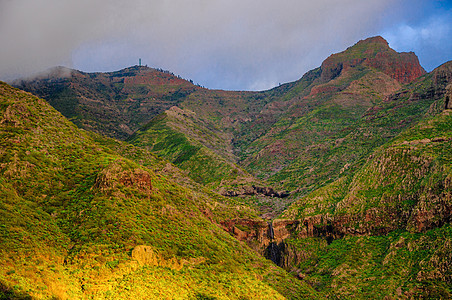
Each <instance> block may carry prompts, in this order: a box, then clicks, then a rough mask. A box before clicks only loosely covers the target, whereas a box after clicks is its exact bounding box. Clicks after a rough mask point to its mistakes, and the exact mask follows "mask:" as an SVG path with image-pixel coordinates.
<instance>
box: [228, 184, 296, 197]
mask: <svg viewBox="0 0 452 300" xmlns="http://www.w3.org/2000/svg"><path fill="white" fill-rule="evenodd" d="M219 193H220V195H223V196H226V197H236V196H243V195H264V196H269V197H278V198H285V197H287V196H289V195H290V194H289V192H287V191H279V192H277V191H275V190H274V189H273V188H271V187H260V186H254V185H252V186H242V187H240V188H239V189H237V190H226V189H224V188H223V189H221V190H220V192H219Z"/></svg>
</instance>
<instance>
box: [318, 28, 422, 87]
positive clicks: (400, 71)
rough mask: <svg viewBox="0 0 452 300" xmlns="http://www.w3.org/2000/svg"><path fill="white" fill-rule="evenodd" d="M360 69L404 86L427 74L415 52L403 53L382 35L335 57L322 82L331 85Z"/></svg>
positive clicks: (324, 69)
mask: <svg viewBox="0 0 452 300" xmlns="http://www.w3.org/2000/svg"><path fill="white" fill-rule="evenodd" d="M357 66H366V67H371V68H374V69H376V70H378V71H380V72H383V73H385V74H386V75H389V76H390V77H392V78H393V79H395V80H397V81H398V82H400V83H402V84H406V83H410V82H412V81H413V80H415V79H416V78H418V77H419V76H422V75H424V74H425V73H426V71H425V70H424V68H422V66H421V65H420V64H419V59H418V57H417V56H416V54H414V53H413V52H402V53H399V52H397V51H395V50H394V49H392V48H390V47H389V44H388V42H387V41H386V40H385V39H384V38H383V37H381V36H375V37H371V38H368V39H365V40H361V41H359V42H358V43H356V44H355V45H353V46H351V47H349V48H347V49H346V50H345V51H343V52H340V53H336V54H332V55H330V57H328V58H327V59H326V60H325V61H324V62H323V63H322V67H321V69H322V75H321V78H322V81H324V82H327V81H329V80H332V79H334V78H336V77H337V76H339V75H340V74H342V72H343V71H347V70H350V69H352V68H355V67H357Z"/></svg>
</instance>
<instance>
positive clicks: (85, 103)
mask: <svg viewBox="0 0 452 300" xmlns="http://www.w3.org/2000/svg"><path fill="white" fill-rule="evenodd" d="M51 74H52V75H46V76H47V77H41V78H35V79H33V80H23V81H21V82H17V83H16V85H17V86H18V87H20V88H22V89H25V90H28V91H31V92H33V93H36V94H37V95H40V96H42V97H44V98H45V99H46V100H47V101H48V102H49V103H50V104H51V105H52V106H54V107H55V108H56V109H58V110H60V111H61V112H62V114H63V115H65V116H66V117H68V118H70V119H71V120H73V121H74V122H75V124H77V126H79V127H81V128H84V129H87V130H91V131H94V132H96V133H97V134H94V133H93V134H89V136H90V138H91V139H94V140H95V141H96V145H97V147H104V149H109V150H108V151H112V152H108V151H107V153H113V154H111V155H121V156H125V157H127V158H129V159H131V160H132V161H134V163H137V164H139V165H141V166H142V167H141V168H147V169H146V170H148V169H150V170H152V171H155V172H157V173H158V174H160V175H161V176H168V177H171V178H173V179H174V180H176V181H177V182H178V183H179V184H181V185H183V186H184V187H185V188H188V189H189V190H195V191H196V192H199V193H201V194H202V195H204V196H203V197H205V198H203V199H206V200H205V201H206V202H205V203H206V204H205V205H206V206H207V207H208V208H209V212H206V207H205V206H203V208H201V211H203V212H204V216H207V217H208V218H209V219H211V220H213V221H214V222H215V223H216V224H219V225H220V226H221V227H222V228H223V229H224V230H225V231H227V232H229V233H230V234H231V235H232V236H234V237H235V238H236V239H238V240H240V241H242V242H244V243H246V244H247V245H248V246H249V248H252V249H254V250H255V251H257V252H258V253H260V254H261V255H264V256H266V257H267V258H269V259H271V260H272V261H273V262H274V263H276V264H277V265H278V266H280V267H282V268H284V269H285V270H287V271H289V272H290V273H291V274H293V275H294V276H295V277H296V278H298V279H297V280H300V282H302V283H307V284H309V285H310V286H311V287H313V288H314V289H316V290H317V292H318V293H319V294H317V295H316V296H317V297H330V298H331V297H339V298H350V297H356V298H363V299H364V298H379V299H381V298H385V297H389V298H450V297H451V295H452V290H451V288H450V286H452V281H451V278H452V275H451V274H452V268H451V267H450V264H449V261H450V260H451V259H452V257H451V256H450V253H452V251H450V250H451V249H450V245H451V244H452V240H451V232H452V231H451V230H452V227H451V224H450V223H451V218H452V200H451V199H452V196H451V195H452V193H451V184H450V181H451V180H450V179H451V178H452V173H451V170H452V169H451V165H450V161H451V158H452V157H450V156H451V153H452V152H451V149H452V147H451V146H452V145H451V141H452V128H450V124H452V120H450V114H451V109H452V104H451V103H452V102H451V98H452V89H451V86H452V63H451V62H448V63H445V64H443V65H442V66H440V67H438V68H436V69H435V70H433V71H432V72H430V73H426V72H425V70H424V69H423V68H422V67H421V66H420V64H419V61H418V59H417V57H416V55H415V54H414V53H412V52H410V53H398V52H396V51H394V50H393V49H391V48H390V47H389V45H388V43H387V42H386V41H385V40H384V39H383V38H382V37H373V38H369V39H366V40H362V41H359V42H358V43H356V44H355V45H353V46H351V47H349V48H348V49H346V50H345V51H343V52H340V53H336V54H332V55H331V56H330V57H328V58H327V59H326V60H325V61H324V62H323V63H322V65H321V66H320V67H318V68H316V69H314V70H311V71H309V72H307V73H306V74H304V75H303V76H302V77H301V78H300V79H299V80H297V81H295V82H291V83H287V84H283V85H280V86H278V87H275V88H274V89H271V90H268V91H263V92H234V91H221V90H208V89H204V88H200V87H198V86H194V85H192V84H191V83H190V82H187V81H184V80H182V79H180V78H178V77H176V76H174V75H172V74H169V73H167V72H161V71H158V70H154V69H150V68H143V67H132V68H128V69H125V70H121V71H118V72H113V73H106V74H102V73H94V74H89V73H81V72H78V71H73V70H63V69H58V70H57V72H53V73H51ZM68 74H70V75H68ZM143 107H144V108H143ZM99 134H102V135H104V136H101V135H99ZM106 136H108V137H110V138H107V137H106ZM111 138H119V139H122V140H123V141H117V140H115V139H111ZM74 140H76V138H74ZM154 155H155V156H154ZM11 157H14V156H12V155H11ZM19 169H20V168H19ZM20 170H22V169H20ZM33 180H34V179H33ZM120 191H121V193H124V191H122V189H121V190H120ZM196 192H194V193H195V194H196ZM219 194H222V195H224V196H227V197H229V198H228V200H227V199H226V198H224V197H221V196H220V195H219ZM118 195H119V194H118ZM174 197H176V198H178V197H179V196H174ZM217 197H218V198H217ZM212 198H213V199H216V200H214V201H210V200H208V199H212ZM171 199H172V198H171ZM175 201H176V200H175ZM202 203H204V202H202ZM218 203H221V205H220V204H218ZM170 205H172V206H174V207H176V205H173V204H170ZM187 205H188V204H187ZM190 205H191V204H190ZM194 205H195V204H194ZM195 206H196V205H195ZM212 207H215V208H216V210H215V211H212V212H211V211H210V210H211V209H212ZM234 208H240V209H239V210H238V211H237V212H234ZM256 212H257V213H258V214H260V216H261V217H263V218H264V219H266V220H263V219H259V218H256V216H255V213H256ZM196 216H198V215H196ZM201 217H202V216H201ZM202 218H203V217H202ZM278 218H279V219H278ZM189 219H191V218H189ZM162 220H163V219H162ZM203 220H204V219H203ZM269 220H271V221H269ZM162 222H163V221H162ZM267 222H269V223H267ZM209 226H210V225H209ZM180 234H181V236H185V233H180ZM182 244H183V243H182ZM182 244H180V245H178V247H179V246H180V247H183V246H182ZM242 245H244V244H242ZM206 251H207V252H209V251H208V250H206ZM203 255H204V254H203ZM295 277H294V278H295ZM289 281H290V280H289ZM284 282H285V281H284ZM300 282H299V283H300ZM277 288H281V287H277ZM297 288H301V291H302V292H301V294H303V293H305V294H304V295H308V294H312V290H310V291H308V290H306V289H305V286H304V285H303V286H301V287H300V286H299V287H297ZM279 291H281V289H279ZM285 295H286V294H285ZM312 295H313V294H312ZM286 296H287V295H286ZM287 297H289V298H291V297H293V296H291V295H288V296H287Z"/></svg>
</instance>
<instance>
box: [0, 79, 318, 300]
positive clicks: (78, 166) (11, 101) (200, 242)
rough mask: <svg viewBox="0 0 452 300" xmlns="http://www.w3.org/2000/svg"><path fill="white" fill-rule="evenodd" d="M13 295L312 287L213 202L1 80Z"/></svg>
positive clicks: (292, 291)
mask: <svg viewBox="0 0 452 300" xmlns="http://www.w3.org/2000/svg"><path fill="white" fill-rule="evenodd" d="M0 90H1V93H0V97H1V98H0V101H1V102H0V109H1V113H2V116H1V120H0V130H1V131H0V132H1V156H0V166H1V167H0V174H1V176H0V185H1V189H0V190H1V192H0V205H1V209H0V218H1V224H2V225H1V227H0V230H1V235H0V237H1V240H0V243H1V246H2V247H1V249H0V251H1V255H0V260H1V265H2V268H1V269H0V281H1V284H2V293H3V295H5V297H20V296H24V297H25V296H26V295H30V296H32V297H36V298H50V297H57V298H62V299H65V298H66V299H74V298H91V297H93V298H96V299H99V298H100V299H102V298H135V299H136V298H167V297H169V298H175V299H178V298H179V299H205V298H209V297H210V298H213V297H216V298H218V299H231V298H232V299H240V298H242V299H244V298H245V299H246V298H248V299H256V298H257V299H282V298H284V296H287V297H288V298H297V297H305V296H306V297H308V296H309V295H311V294H312V293H313V291H312V290H311V289H310V288H308V287H307V286H305V285H304V284H302V283H300V282H298V281H297V280H295V279H292V278H290V277H289V276H288V275H286V273H284V272H283V271H282V270H280V269H278V268H276V267H274V266H272V265H271V263H269V262H268V261H267V260H265V259H262V258H259V257H256V254H255V253H253V252H251V251H250V250H249V249H248V248H247V247H246V246H244V245H243V244H241V243H239V242H237V241H235V240H234V239H233V238H232V237H230V236H229V235H228V234H227V233H225V232H223V231H222V230H221V229H219V227H217V226H216V225H214V224H213V223H212V222H211V221H210V220H209V219H208V217H207V216H206V212H208V211H209V207H213V206H215V203H214V202H213V201H211V200H210V199H209V198H207V197H205V196H203V195H200V194H199V193H193V192H192V191H191V190H189V189H186V188H183V187H181V186H178V185H177V184H175V183H172V182H171V181H169V180H167V179H166V178H165V177H163V176H162V175H158V174H156V173H154V172H153V171H151V170H150V169H148V168H146V167H144V166H141V165H138V164H137V163H135V162H133V161H131V160H128V159H126V158H123V157H120V156H118V155H117V154H115V153H114V152H108V151H106V150H105V148H104V147H101V146H97V145H96V144H95V143H94V142H93V140H92V139H91V138H90V137H88V136H87V135H86V134H85V133H83V132H81V131H80V130H79V129H77V128H76V127H75V126H74V125H72V124H71V123H69V122H68V121H67V120H66V119H65V118H64V117H63V116H61V115H60V114H59V113H57V112H56V111H55V110H54V109H53V108H51V107H50V106H49V105H48V104H47V103H46V102H45V101H43V100H41V99H38V98H36V97H34V96H31V95H30V94H28V93H24V92H22V91H19V90H16V89H13V88H11V87H9V86H8V85H6V84H4V83H1V85H0Z"/></svg>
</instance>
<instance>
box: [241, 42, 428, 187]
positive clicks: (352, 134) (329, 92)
mask: <svg viewBox="0 0 452 300" xmlns="http://www.w3.org/2000/svg"><path fill="white" fill-rule="evenodd" d="M412 64H414V67H413V68H412V73H410V70H411V69H410V66H411V65H412ZM318 72H319V73H320V75H319V76H318V77H317V78H316V79H315V80H314V81H313V82H312V83H311V84H310V85H309V86H307V87H306V90H307V91H308V93H307V95H305V96H302V97H300V98H299V99H298V100H297V101H296V102H295V103H294V104H293V105H292V106H290V107H289V108H288V109H287V111H286V113H285V114H284V115H283V116H282V117H281V118H280V119H279V120H278V122H277V123H275V124H274V125H273V126H272V128H271V129H270V130H269V131H268V132H267V133H266V134H265V135H263V136H262V137H260V138H259V139H257V140H255V141H254V142H253V143H252V144H251V145H250V146H249V147H248V148H247V149H246V150H245V151H246V153H247V155H246V156H243V162H242V164H243V165H244V166H245V169H247V170H249V171H251V172H252V173H254V174H257V175H258V176H259V178H262V179H266V180H268V181H270V182H272V183H280V184H282V185H283V186H284V187H285V188H287V189H289V190H292V191H293V190H296V191H297V192H298V194H305V193H307V192H309V191H312V190H314V189H317V188H319V187H321V186H323V185H325V184H327V183H329V182H332V181H334V180H336V179H337V178H338V175H339V174H341V173H343V172H350V171H353V170H355V166H359V165H361V164H362V162H363V160H364V159H365V158H366V157H367V155H369V154H370V152H371V151H372V150H373V149H374V148H375V147H377V146H379V145H381V144H383V143H384V142H385V141H388V139H389V138H391V137H393V136H394V134H396V133H397V132H400V130H402V129H403V128H406V126H409V124H410V122H409V120H406V118H404V117H403V116H397V117H396V119H393V120H391V122H396V123H398V122H399V121H403V124H400V125H398V126H395V127H398V128H391V127H394V126H391V124H390V123H385V124H381V123H380V124H378V123H377V122H369V120H368V119H369V118H368V117H367V114H368V113H369V112H371V111H373V109H375V107H378V106H379V105H380V104H381V103H382V102H383V100H384V99H386V97H388V96H389V95H391V94H392V93H394V92H396V91H398V90H399V89H401V87H402V85H401V83H404V82H405V81H412V80H414V78H417V76H419V75H420V74H423V73H425V71H423V69H422V67H420V65H419V63H418V62H417V58H416V57H415V56H414V54H405V53H397V52H395V51H394V50H392V49H390V48H389V46H388V44H387V43H386V41H384V40H383V39H382V38H381V37H377V38H370V39H367V40H364V41H360V42H358V43H357V44H356V45H354V46H352V47H350V48H348V49H347V50H345V51H344V52H341V53H338V54H334V55H332V56H330V57H329V58H328V59H326V60H325V62H324V63H323V64H322V66H321V68H320V69H319V70H318ZM401 73H403V74H405V75H406V76H404V77H403V76H402V77H403V78H401V79H400V82H399V81H398V80H397V79H399V78H400V76H399V75H398V74H401ZM305 93H306V92H305ZM427 108H428V106H427ZM418 113H420V114H422V112H418ZM413 117H414V116H413ZM414 119H415V118H413V119H411V121H413V120H414ZM390 128H391V129H390Z"/></svg>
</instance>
